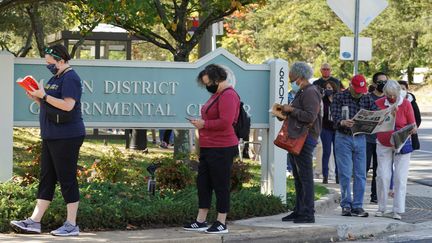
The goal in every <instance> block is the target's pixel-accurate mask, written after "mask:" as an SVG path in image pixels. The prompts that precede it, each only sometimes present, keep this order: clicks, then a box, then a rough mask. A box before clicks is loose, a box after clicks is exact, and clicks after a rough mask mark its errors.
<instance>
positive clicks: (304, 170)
mask: <svg viewBox="0 0 432 243" xmlns="http://www.w3.org/2000/svg"><path fill="white" fill-rule="evenodd" d="M314 148H315V146H314V145H312V144H308V143H305V144H304V146H303V149H302V150H301V152H300V154H299V155H297V156H296V155H293V154H289V156H290V162H291V165H292V167H293V175H294V184H295V191H296V204H295V208H294V212H295V213H296V214H297V215H298V216H305V217H312V216H314V213H315V209H314V195H315V192H314V181H313V168H312V158H313V155H312V153H313V150H314Z"/></svg>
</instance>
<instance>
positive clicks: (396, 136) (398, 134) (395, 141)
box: [390, 124, 414, 153]
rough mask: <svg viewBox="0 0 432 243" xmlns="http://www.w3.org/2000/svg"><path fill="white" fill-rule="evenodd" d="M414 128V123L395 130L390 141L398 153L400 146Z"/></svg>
mask: <svg viewBox="0 0 432 243" xmlns="http://www.w3.org/2000/svg"><path fill="white" fill-rule="evenodd" d="M413 128H414V124H410V125H406V126H405V127H404V128H402V129H400V130H397V131H395V132H394V133H393V134H392V136H391V138H390V143H391V144H392V145H393V146H394V149H395V150H396V153H399V151H400V149H401V148H402V146H403V145H404V144H405V143H406V141H407V140H408V138H409V137H410V136H411V133H410V132H411V130H412V129H413Z"/></svg>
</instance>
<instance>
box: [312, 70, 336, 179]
mask: <svg viewBox="0 0 432 243" xmlns="http://www.w3.org/2000/svg"><path fill="white" fill-rule="evenodd" d="M320 72H321V77H320V78H319V79H317V80H315V81H314V82H313V84H314V85H316V86H318V87H319V88H320V90H321V93H322V94H323V92H324V90H325V84H326V83H327V82H328V81H331V82H333V83H335V84H336V87H337V89H335V90H336V91H337V92H339V91H340V87H341V82H340V81H339V80H338V79H337V78H334V77H332V76H331V72H332V68H331V65H330V64H329V63H323V64H321V68H320ZM315 157H316V161H322V159H323V144H322V141H321V137H319V138H318V144H317V146H316V149H315ZM323 173H324V171H323V168H322V163H319V162H318V163H316V165H315V168H314V174H315V178H320V177H321V175H322V174H323ZM336 179H337V178H336ZM323 180H324V178H323Z"/></svg>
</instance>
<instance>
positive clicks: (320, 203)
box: [315, 186, 340, 214]
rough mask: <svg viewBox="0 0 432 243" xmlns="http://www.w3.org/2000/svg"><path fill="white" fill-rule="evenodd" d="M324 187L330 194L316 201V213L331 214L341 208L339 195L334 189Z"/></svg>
mask: <svg viewBox="0 0 432 243" xmlns="http://www.w3.org/2000/svg"><path fill="white" fill-rule="evenodd" d="M324 187H325V188H327V190H329V193H328V194H327V195H325V196H323V197H321V198H320V199H318V200H316V201H315V213H317V214H325V213H329V212H330V211H332V210H334V209H335V208H336V207H337V206H339V201H340V195H339V193H338V192H337V191H336V190H335V189H334V188H331V187H326V186H324Z"/></svg>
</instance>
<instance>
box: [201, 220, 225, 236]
mask: <svg viewBox="0 0 432 243" xmlns="http://www.w3.org/2000/svg"><path fill="white" fill-rule="evenodd" d="M205 232H206V233H209V234H223V233H228V228H227V226H226V224H222V223H221V222H219V221H216V222H214V223H213V224H212V226H210V228H208V229H207V230H206V231H205Z"/></svg>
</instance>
